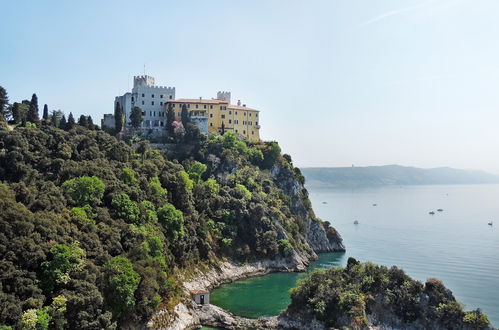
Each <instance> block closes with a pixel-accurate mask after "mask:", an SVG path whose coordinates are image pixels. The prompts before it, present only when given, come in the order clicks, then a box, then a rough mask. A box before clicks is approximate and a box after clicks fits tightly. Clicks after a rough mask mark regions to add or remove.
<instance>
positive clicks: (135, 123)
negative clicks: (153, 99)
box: [130, 107, 143, 129]
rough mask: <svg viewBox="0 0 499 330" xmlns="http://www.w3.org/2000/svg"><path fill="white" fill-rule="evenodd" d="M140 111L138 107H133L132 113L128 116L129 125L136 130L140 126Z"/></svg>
mask: <svg viewBox="0 0 499 330" xmlns="http://www.w3.org/2000/svg"><path fill="white" fill-rule="evenodd" d="M142 119H143V118H142V109H141V108H139V107H133V109H132V113H131V114H130V125H131V126H132V127H133V128H135V129H137V128H139V127H140V125H141V124H142Z"/></svg>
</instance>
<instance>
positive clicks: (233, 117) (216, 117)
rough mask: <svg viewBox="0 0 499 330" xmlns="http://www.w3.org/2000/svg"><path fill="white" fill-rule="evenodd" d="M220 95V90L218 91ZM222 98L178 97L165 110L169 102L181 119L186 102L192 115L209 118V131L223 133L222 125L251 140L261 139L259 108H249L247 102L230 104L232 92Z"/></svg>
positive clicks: (177, 117)
mask: <svg viewBox="0 0 499 330" xmlns="http://www.w3.org/2000/svg"><path fill="white" fill-rule="evenodd" d="M218 94H219V96H220V92H219V93H218ZM228 95H229V96H228V98H227V97H219V98H221V99H202V98H199V99H177V100H169V101H168V102H166V103H165V112H166V111H167V110H168V106H169V104H171V105H172V108H173V110H174V111H175V119H176V120H180V116H181V113H182V106H183V105H184V104H185V106H186V107H187V110H188V111H189V113H190V114H191V116H205V117H207V118H208V132H209V133H221V132H222V125H223V127H224V129H225V131H234V132H236V133H237V134H239V135H240V136H242V137H244V138H246V139H248V140H251V141H258V140H260V123H259V113H260V111H259V110H255V109H251V108H248V107H247V106H246V105H245V104H244V105H241V102H239V101H238V104H237V105H232V104H230V93H229V94H228Z"/></svg>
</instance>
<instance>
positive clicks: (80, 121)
mask: <svg viewBox="0 0 499 330" xmlns="http://www.w3.org/2000/svg"><path fill="white" fill-rule="evenodd" d="M78 125H80V126H82V127H88V122H87V117H86V116H84V115H81V116H80V119H78Z"/></svg>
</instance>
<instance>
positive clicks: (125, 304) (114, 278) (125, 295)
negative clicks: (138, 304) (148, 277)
mask: <svg viewBox="0 0 499 330" xmlns="http://www.w3.org/2000/svg"><path fill="white" fill-rule="evenodd" d="M104 272H105V274H106V282H107V294H106V298H107V300H108V302H109V305H110V306H111V309H112V310H113V314H114V315H116V316H117V318H118V319H119V318H121V317H122V316H123V312H125V311H127V310H129V309H130V308H132V307H133V306H134V305H135V297H134V294H135V291H136V290H137V287H138V286H139V282H140V275H139V274H137V272H136V271H135V270H134V269H133V266H132V263H131V262H130V260H128V259H127V258H125V257H122V256H118V257H114V258H112V259H111V260H109V261H108V262H107V263H106V264H105V265H104Z"/></svg>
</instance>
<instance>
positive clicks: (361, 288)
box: [288, 258, 490, 329]
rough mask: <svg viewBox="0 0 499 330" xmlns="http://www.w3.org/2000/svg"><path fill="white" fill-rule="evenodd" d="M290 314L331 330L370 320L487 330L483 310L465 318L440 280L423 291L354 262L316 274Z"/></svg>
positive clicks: (398, 275) (394, 271)
mask: <svg viewBox="0 0 499 330" xmlns="http://www.w3.org/2000/svg"><path fill="white" fill-rule="evenodd" d="M291 299H292V302H291V305H290V306H289V309H288V312H290V314H293V313H296V314H297V315H300V316H301V317H305V318H307V317H308V318H312V317H314V318H316V319H318V320H320V321H322V322H324V324H325V325H326V327H334V328H337V327H342V326H351V327H354V328H357V329H362V328H365V327H367V325H368V316H371V320H374V321H375V322H377V323H379V324H384V325H388V326H391V327H395V328H411V329H429V328H431V329H437V328H441V329H488V328H489V326H490V325H489V321H488V319H487V316H486V315H485V314H483V313H481V312H480V311H479V310H476V311H471V312H465V311H464V310H463V307H462V306H461V304H459V303H458V302H457V301H456V300H455V298H454V296H453V295H452V293H451V292H450V291H449V290H448V289H446V288H445V287H444V285H443V284H442V282H440V281H439V280H437V279H428V280H427V282H426V283H425V284H424V285H423V284H422V283H421V282H418V281H416V280H413V279H412V278H410V277H409V276H407V275H406V274H405V273H404V272H403V271H402V270H401V269H399V268H397V267H395V266H393V267H391V268H387V267H385V266H378V265H374V264H372V263H359V262H357V261H356V260H355V259H353V258H350V259H349V260H348V265H347V267H346V268H344V269H342V268H329V269H327V270H319V271H316V272H314V273H313V274H312V275H311V276H310V277H309V278H307V279H304V280H302V281H300V282H299V283H298V286H297V287H296V288H294V289H293V290H292V291H291Z"/></svg>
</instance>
